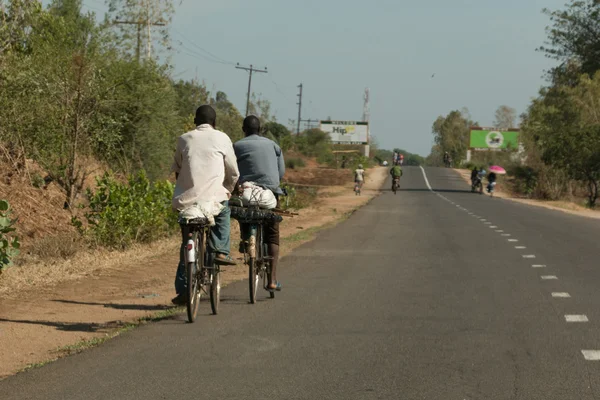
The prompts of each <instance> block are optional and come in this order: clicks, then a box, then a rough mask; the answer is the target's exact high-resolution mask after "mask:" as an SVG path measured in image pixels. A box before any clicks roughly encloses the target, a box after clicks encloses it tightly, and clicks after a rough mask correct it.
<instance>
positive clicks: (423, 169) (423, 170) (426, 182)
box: [419, 165, 433, 192]
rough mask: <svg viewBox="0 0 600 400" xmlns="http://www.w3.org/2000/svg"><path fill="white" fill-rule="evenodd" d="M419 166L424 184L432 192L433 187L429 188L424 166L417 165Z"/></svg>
mask: <svg viewBox="0 0 600 400" xmlns="http://www.w3.org/2000/svg"><path fill="white" fill-rule="evenodd" d="M419 168H421V171H422V172H423V178H424V179H425V184H426V185H427V188H428V189H429V190H430V191H432V192H433V189H432V188H431V185H430V184H429V180H428V179H427V174H426V173H425V168H423V167H422V166H421V165H419Z"/></svg>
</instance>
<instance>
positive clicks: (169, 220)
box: [73, 171, 177, 248]
mask: <svg viewBox="0 0 600 400" xmlns="http://www.w3.org/2000/svg"><path fill="white" fill-rule="evenodd" d="M96 183H97V185H96V186H97V187H96V191H95V192H92V191H91V190H88V193H87V197H88V200H89V211H88V212H87V213H86V215H85V218H86V220H87V222H88V228H87V229H85V230H84V229H83V224H82V222H81V221H79V220H77V219H74V220H73V223H74V224H75V226H76V227H78V229H79V230H80V231H82V233H85V234H87V235H88V236H89V237H91V238H92V239H93V240H94V241H95V242H96V243H97V244H100V245H103V246H107V247H113V248H126V247H128V246H130V245H131V244H133V243H146V242H151V241H153V240H156V239H158V238H161V237H164V236H166V235H168V234H170V233H172V232H173V230H174V228H175V227H176V226H177V215H176V214H175V213H174V212H173V211H172V210H171V199H172V198H173V190H174V187H173V184H171V183H170V182H168V181H157V182H154V183H151V182H150V181H149V180H148V178H147V176H146V174H145V173H144V172H143V171H141V172H139V173H138V174H137V175H134V176H131V177H130V178H129V179H128V181H127V183H121V182H119V181H117V180H116V179H115V178H114V177H113V176H112V175H110V174H108V173H107V174H104V176H102V177H101V178H98V179H97V180H96Z"/></svg>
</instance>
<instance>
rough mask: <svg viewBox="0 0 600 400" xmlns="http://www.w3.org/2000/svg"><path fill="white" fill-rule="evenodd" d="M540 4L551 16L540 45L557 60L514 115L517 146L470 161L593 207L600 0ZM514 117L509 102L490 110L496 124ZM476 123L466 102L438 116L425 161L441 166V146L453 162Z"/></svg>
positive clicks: (526, 191)
mask: <svg viewBox="0 0 600 400" xmlns="http://www.w3.org/2000/svg"><path fill="white" fill-rule="evenodd" d="M544 12H545V13H546V15H548V17H549V19H550V25H549V26H548V29H547V33H548V39H547V41H546V43H545V44H544V45H543V46H541V47H540V48H539V49H538V51H539V52H541V53H543V54H544V55H545V56H546V57H548V58H551V59H554V60H556V61H557V62H558V63H559V64H558V66H556V67H554V68H552V69H551V70H550V71H548V72H547V73H546V78H547V85H546V86H545V87H543V88H542V89H541V90H540V93H539V95H538V97H537V98H536V99H534V100H533V101H532V103H531V104H530V105H529V107H528V109H527V111H526V112H525V113H523V114H522V115H521V116H520V123H519V128H520V130H521V135H520V137H521V144H522V146H523V149H522V152H518V149H510V150H508V151H503V152H491V153H481V154H476V155H475V157H474V159H473V163H474V164H479V165H481V166H484V167H485V166H488V165H489V164H490V163H498V164H501V165H503V166H505V167H508V168H507V170H508V173H509V180H510V182H511V186H512V189H513V190H514V191H515V192H516V193H517V194H519V195H521V196H526V197H529V198H534V199H543V200H561V199H566V200H572V199H575V200H577V199H581V198H585V200H586V204H587V206H588V207H591V208H594V207H596V205H597V200H598V196H599V190H600V187H599V185H600V114H599V113H598V111H599V109H598V104H600V58H599V57H598V49H599V48H600V3H598V2H597V1H595V0H577V1H575V0H571V1H570V2H569V3H568V4H567V5H565V8H564V9H562V10H547V9H546V10H544ZM516 120H517V115H516V112H515V110H514V109H512V108H510V107H508V106H501V107H500V108H499V109H498V110H497V111H496V121H495V125H496V127H497V128H501V129H508V128H514V127H516V125H517V124H516ZM474 125H478V124H477V123H476V122H474V121H472V120H471V117H470V115H469V113H468V110H466V109H462V110H455V111H452V112H450V113H449V114H448V115H446V116H441V117H439V118H438V119H437V120H436V121H435V123H434V124H433V129H432V130H433V134H434V136H435V145H434V146H433V148H432V150H431V154H430V155H429V156H428V157H427V162H428V164H429V165H437V166H441V164H442V158H443V154H444V152H446V151H447V152H449V153H450V155H451V157H452V159H453V160H455V165H458V164H457V161H458V162H459V163H460V160H463V159H464V158H465V155H466V151H467V146H468V143H469V127H471V126H474ZM464 166H466V167H472V165H464Z"/></svg>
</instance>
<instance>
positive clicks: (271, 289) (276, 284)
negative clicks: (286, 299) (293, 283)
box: [265, 282, 282, 292]
mask: <svg viewBox="0 0 600 400" xmlns="http://www.w3.org/2000/svg"><path fill="white" fill-rule="evenodd" d="M281 289H282V286H281V283H279V282H275V287H274V288H270V287H268V286H267V287H265V290H266V291H268V292H281Z"/></svg>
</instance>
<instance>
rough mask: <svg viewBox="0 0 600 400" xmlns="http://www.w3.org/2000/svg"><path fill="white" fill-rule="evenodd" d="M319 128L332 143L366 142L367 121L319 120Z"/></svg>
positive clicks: (367, 138) (367, 137) (367, 136)
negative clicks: (327, 135) (326, 134)
mask: <svg viewBox="0 0 600 400" xmlns="http://www.w3.org/2000/svg"><path fill="white" fill-rule="evenodd" d="M321 130H322V131H323V132H325V133H328V134H329V137H330V138H331V143H334V144H368V142H369V123H368V122H356V121H321Z"/></svg>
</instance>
